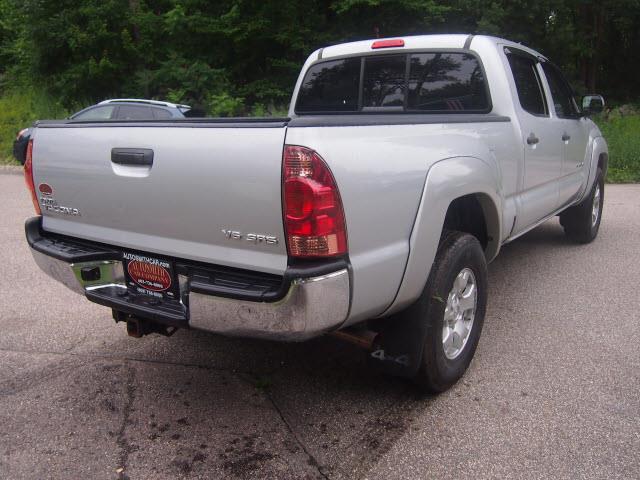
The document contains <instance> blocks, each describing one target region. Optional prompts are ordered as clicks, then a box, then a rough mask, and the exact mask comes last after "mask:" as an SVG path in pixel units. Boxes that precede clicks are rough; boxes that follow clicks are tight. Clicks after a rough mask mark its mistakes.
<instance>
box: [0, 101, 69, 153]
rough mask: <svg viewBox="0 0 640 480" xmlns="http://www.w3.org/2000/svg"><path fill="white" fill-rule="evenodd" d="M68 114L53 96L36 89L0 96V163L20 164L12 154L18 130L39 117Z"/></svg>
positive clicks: (55, 116) (61, 116) (64, 115)
mask: <svg viewBox="0 0 640 480" xmlns="http://www.w3.org/2000/svg"><path fill="white" fill-rule="evenodd" d="M67 115H68V112H67V110H65V109H64V108H63V107H62V105H61V104H60V103H59V102H56V101H55V100H54V99H53V98H52V97H51V96H49V95H47V94H45V93H43V92H42V91H40V93H36V92H35V91H34V90H20V91H11V92H8V93H6V94H5V95H3V96H1V97H0V164H1V163H9V164H11V163H15V164H16V165H17V164H18V163H17V162H16V160H15V159H14V158H13V156H12V151H13V140H14V139H15V138H16V134H17V133H18V130H20V129H22V128H25V127H28V126H30V125H31V124H32V123H33V122H34V121H35V120H37V119H39V118H65V117H66V116H67Z"/></svg>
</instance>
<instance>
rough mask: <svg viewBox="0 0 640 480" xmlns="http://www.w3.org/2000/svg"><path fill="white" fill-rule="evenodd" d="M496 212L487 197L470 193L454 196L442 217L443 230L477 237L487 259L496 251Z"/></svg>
mask: <svg viewBox="0 0 640 480" xmlns="http://www.w3.org/2000/svg"><path fill="white" fill-rule="evenodd" d="M498 222H499V220H498V214H497V211H496V209H495V206H494V205H493V202H492V201H491V199H490V198H489V197H487V196H486V195H483V194H470V195H465V196H463V197H459V198H456V199H455V200H454V201H453V202H451V204H450V205H449V208H448V209H447V214H446V216H445V219H444V229H445V230H457V231H460V232H465V233H469V234H471V235H473V236H474V237H476V238H477V239H478V241H479V242H480V245H482V248H483V249H484V251H485V255H486V256H487V259H488V260H491V259H492V258H493V257H494V256H495V255H496V254H497V253H498V248H499V245H498V241H499V238H500V233H499V223H498Z"/></svg>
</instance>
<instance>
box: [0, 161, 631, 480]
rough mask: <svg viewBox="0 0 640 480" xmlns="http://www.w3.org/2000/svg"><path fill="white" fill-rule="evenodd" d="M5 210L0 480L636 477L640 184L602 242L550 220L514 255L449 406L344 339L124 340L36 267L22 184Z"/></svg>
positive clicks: (16, 181)
mask: <svg viewBox="0 0 640 480" xmlns="http://www.w3.org/2000/svg"><path fill="white" fill-rule="evenodd" d="M0 205H2V214H1V218H0V245H1V247H0V248H1V249H2V257H1V258H2V263H1V264H0V478H3V479H23V478H24V479H36V478H37V479H40V478H61V479H62V478H64V479H103V478H104V479H117V478H120V479H125V478H129V479H131V480H134V479H135V480H137V479H154V480H155V479H176V478H212V479H217V478H269V479H271V478H275V479H298V478H309V479H347V478H348V479H352V478H353V479H359V478H368V479H382V478H384V479H387V478H389V479H414V478H415V479H423V478H448V479H456V478H472V479H480V478H509V479H517V478H554V479H558V478H567V479H569V478H594V479H596V478H597V479H613V478H634V479H635V478H640V392H639V387H640V350H639V348H638V345H639V342H640V293H639V292H640V289H639V288H638V286H639V285H640V283H639V282H638V276H639V273H640V185H620V186H611V185H608V186H607V187H606V199H605V209H604V215H603V222H602V226H601V230H600V235H599V237H598V238H597V239H596V241H595V242H594V243H592V244H590V245H574V244H571V243H569V242H568V241H567V240H566V239H565V237H564V235H563V232H562V229H561V227H560V225H559V223H558V221H557V220H556V219H554V220H550V221H548V222H547V223H545V224H544V225H542V226H541V227H539V228H538V229H536V230H534V231H533V232H531V233H529V234H527V235H525V236H524V237H522V238H521V239H519V240H516V241H515V242H513V243H511V244H509V245H507V246H505V247H504V248H503V249H502V252H501V254H500V256H499V257H498V258H497V259H496V260H495V261H494V263H492V264H491V266H490V268H489V278H490V292H489V305H488V311H487V317H486V321H485V326H484V331H483V333H482V338H481V340H480V345H479V347H478V350H477V352H476V356H475V359H474V360H473V362H472V364H471V367H470V369H469V370H468V372H467V374H466V375H465V376H464V378H463V379H462V380H461V381H460V382H459V383H458V384H457V385H456V386H455V387H454V388H452V389H451V390H450V391H448V392H446V393H444V394H442V395H439V396H426V395H422V394H420V393H418V392H417V391H416V390H415V389H414V388H413V387H412V386H411V385H409V384H408V383H406V382H404V381H402V380H398V379H392V378H387V377H384V376H381V375H378V374H375V373H373V372H371V371H369V370H368V369H367V368H366V365H365V362H364V358H363V353H362V352H361V351H359V350H358V349H357V348H356V347H354V346H351V345H349V344H345V343H342V342H341V341H340V340H337V339H335V338H332V337H323V338H320V339H316V340H313V341H310V342H307V343H302V344H281V343H274V342H264V341H255V340H244V339H230V338H223V337H218V336H215V335H210V334H206V333H202V332H196V331H190V330H181V331H178V332H177V333H176V334H175V335H174V336H173V337H171V338H165V337H161V336H157V335H152V336H146V337H144V338H142V339H134V338H130V337H128V336H127V335H126V332H125V329H124V326H123V324H118V325H116V324H115V323H114V322H113V320H112V318H111V312H110V310H109V309H107V308H104V307H100V306H98V305H94V304H91V303H89V302H88V301H87V300H85V299H84V298H83V297H81V296H79V295H77V294H75V293H73V292H71V291H70V290H67V289H66V288H65V287H63V286H62V285H59V284H57V283H56V282H55V281H53V280H51V279H50V278H48V277H47V276H45V275H44V274H43V273H42V272H41V271H40V270H39V269H38V268H37V266H36V265H35V263H34V262H33V260H32V258H31V255H30V253H29V251H28V248H27V245H26V242H25V240H24V233H23V223H24V220H25V219H26V218H27V217H29V216H31V215H33V207H32V205H31V201H30V199H29V197H28V194H27V192H26V189H25V187H24V182H23V179H22V177H21V176H18V175H14V174H10V173H6V172H5V173H0Z"/></svg>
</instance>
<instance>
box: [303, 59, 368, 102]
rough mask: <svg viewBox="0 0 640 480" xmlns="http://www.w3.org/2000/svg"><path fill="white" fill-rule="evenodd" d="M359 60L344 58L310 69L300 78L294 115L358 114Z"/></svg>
mask: <svg viewBox="0 0 640 480" xmlns="http://www.w3.org/2000/svg"><path fill="white" fill-rule="evenodd" d="M359 83H360V59H359V58H348V59H344V60H334V61H331V62H323V63H318V64H316V65H313V66H312V67H311V68H309V70H308V71H307V74H306V75H305V76H304V80H303V82H302V86H301V87H300V92H299V93H298V101H297V103H296V111H298V112H301V113H303V112H304V113H311V112H314V113H329V112H355V111H357V110H358V86H359Z"/></svg>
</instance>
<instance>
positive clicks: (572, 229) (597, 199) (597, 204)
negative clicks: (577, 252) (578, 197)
mask: <svg viewBox="0 0 640 480" xmlns="http://www.w3.org/2000/svg"><path fill="white" fill-rule="evenodd" d="M603 206H604V176H603V174H602V170H601V169H598V171H597V173H596V180H595V182H593V187H591V191H590V192H589V195H587V197H586V198H585V199H584V200H583V201H582V202H580V203H579V204H578V205H576V206H574V207H571V208H568V209H567V210H565V211H564V212H562V213H561V214H560V224H561V225H562V226H563V227H564V233H565V234H566V235H567V237H569V238H570V239H571V240H573V241H575V242H578V243H589V242H592V241H593V240H594V239H595V238H596V237H597V236H598V230H599V229H600V221H601V220H602V208H603Z"/></svg>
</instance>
